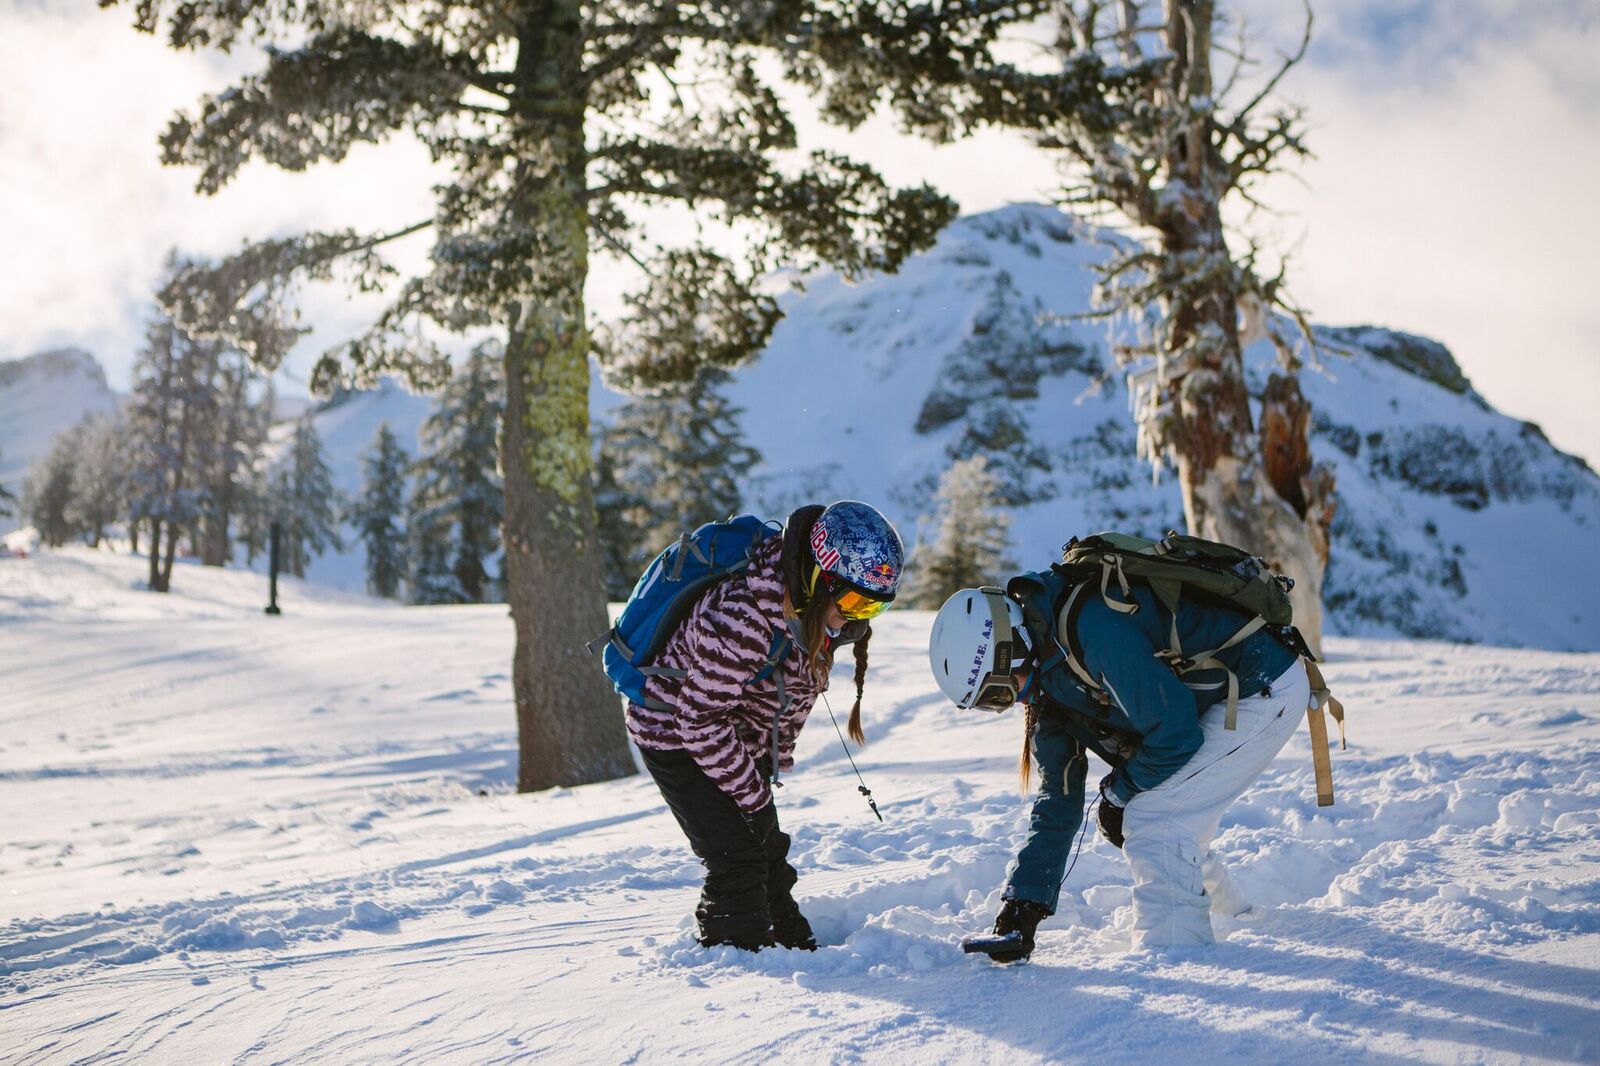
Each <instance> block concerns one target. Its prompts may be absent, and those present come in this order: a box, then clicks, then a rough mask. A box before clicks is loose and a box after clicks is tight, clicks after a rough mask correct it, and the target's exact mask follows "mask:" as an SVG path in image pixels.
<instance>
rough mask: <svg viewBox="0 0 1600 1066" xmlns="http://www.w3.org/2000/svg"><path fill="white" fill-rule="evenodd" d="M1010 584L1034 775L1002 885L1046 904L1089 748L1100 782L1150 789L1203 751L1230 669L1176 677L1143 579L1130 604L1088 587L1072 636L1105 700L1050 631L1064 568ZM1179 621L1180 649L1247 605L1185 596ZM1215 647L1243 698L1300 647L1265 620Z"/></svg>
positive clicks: (1161, 610)
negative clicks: (1029, 648) (1023, 649)
mask: <svg viewBox="0 0 1600 1066" xmlns="http://www.w3.org/2000/svg"><path fill="white" fill-rule="evenodd" d="M1007 591H1008V592H1010V594H1011V595H1012V596H1013V597H1014V598H1016V599H1017V600H1018V601H1019V602H1020V603H1021V604H1022V608H1023V619H1024V622H1025V624H1026V625H1027V628H1028V636H1029V639H1030V640H1032V642H1033V646H1034V662H1035V679H1034V681H1033V682H1032V684H1031V686H1030V691H1029V693H1028V698H1029V701H1030V703H1031V705H1032V707H1033V710H1034V712H1035V713H1036V715H1037V718H1038V723H1037V725H1036V727H1035V730H1034V735H1033V741H1032V752H1033V758H1034V761H1035V763H1036V765H1037V766H1038V767H1039V777H1040V780H1039V793H1038V797H1037V798H1036V800H1035V802H1034V809H1033V818H1032V821H1031V823H1030V825H1029V835H1028V841H1027V843H1026V844H1025V845H1024V847H1023V849H1022V852H1021V853H1020V854H1019V855H1018V857H1017V860H1016V861H1015V862H1014V863H1013V864H1012V870H1011V876H1010V878H1009V881H1008V884H1007V889H1006V896H1007V898H1018V899H1027V900H1032V901H1034V902H1037V903H1043V904H1045V905H1046V906H1048V907H1049V908H1050V909H1051V910H1052V911H1054V909H1055V904H1056V894H1057V892H1058V890H1059V886H1060V882H1061V871H1062V870H1063V869H1064V868H1065V864H1066V858H1067V854H1068V852H1070V850H1071V846H1072V839H1073V836H1074V834H1075V833H1076V832H1077V829H1078V827H1079V825H1080V824H1081V822H1082V819H1083V801H1084V791H1085V786H1084V780H1085V776H1086V774H1087V770H1088V762H1087V757H1086V756H1085V754H1084V753H1085V751H1092V752H1094V753H1095V754H1097V755H1099V756H1100V757H1101V758H1102V759H1104V760H1105V761H1106V762H1107V763H1108V764H1109V765H1110V766H1111V767H1112V774H1111V778H1110V781H1109V783H1108V787H1109V789H1110V791H1112V792H1114V793H1115V794H1116V795H1117V797H1118V798H1120V799H1121V800H1123V801H1124V802H1126V801H1128V800H1129V799H1132V798H1133V797H1134V796H1135V795H1137V794H1138V793H1140V792H1143V791H1145V790H1147V789H1152V788H1155V787H1156V786H1157V785H1159V784H1161V783H1162V782H1163V781H1165V780H1166V779H1167V778H1169V777H1171V776H1172V775H1173V774H1175V773H1177V772H1178V770H1179V769H1181V768H1182V767H1183V765H1184V764H1185V763H1187V762H1188V761H1189V760H1190V759H1191V758H1192V757H1193V756H1194V753H1195V752H1197V751H1199V750H1200V743H1201V739H1202V735H1201V732H1200V715H1201V713H1202V712H1204V711H1205V710H1206V709H1207V708H1209V707H1211V706H1212V705H1213V704H1215V703H1218V702H1219V701H1221V700H1223V699H1225V698H1226V697H1227V684H1226V681H1227V678H1226V675H1225V674H1224V673H1223V672H1222V671H1220V670H1213V671H1194V672H1191V673H1189V674H1186V675H1185V676H1184V679H1183V680H1182V681H1180V680H1178V677H1177V675H1176V674H1174V673H1173V672H1172V670H1171V668H1170V667H1168V666H1167V665H1166V663H1165V662H1163V661H1162V660H1161V659H1159V658H1157V657H1156V653H1157V652H1159V651H1164V650H1165V649H1167V648H1168V647H1169V645H1170V640H1171V634H1170V629H1171V623H1172V618H1171V615H1170V614H1169V613H1168V611H1167V610H1166V608H1165V607H1163V606H1161V605H1160V603H1158V602H1157V600H1156V597H1155V595H1154V593H1152V592H1151V591H1150V590H1149V589H1148V588H1146V587H1144V586H1142V585H1137V584H1136V585H1135V586H1134V587H1133V591H1132V597H1133V601H1134V602H1135V603H1137V604H1138V605H1139V609H1138V610H1137V611H1136V612H1135V613H1133V614H1122V613H1119V612H1117V611H1114V610H1112V609H1111V608H1110V607H1108V606H1106V604H1105V602H1104V601H1103V600H1102V599H1101V598H1100V596H1099V593H1098V590H1094V592H1093V594H1086V596H1085V597H1084V599H1083V604H1082V609H1081V610H1079V611H1078V612H1077V617H1076V632H1075V634H1072V636H1073V637H1074V638H1075V641H1076V646H1077V647H1078V648H1080V649H1081V651H1082V660H1083V664H1084V666H1085V667H1086V668H1087V669H1088V670H1089V672H1090V673H1091V674H1092V675H1093V676H1094V677H1095V678H1096V679H1097V680H1098V681H1099V683H1100V684H1101V686H1103V687H1104V688H1105V690H1106V691H1107V692H1108V693H1110V694H1111V696H1112V699H1111V702H1110V703H1101V702H1100V701H1099V700H1097V699H1096V698H1095V697H1094V696H1093V695H1091V694H1090V692H1089V691H1088V689H1086V688H1085V687H1084V685H1083V684H1082V682H1081V681H1079V679H1078V677H1077V675H1076V674H1074V673H1073V671H1072V669H1071V667H1069V666H1068V665H1067V662H1066V656H1065V653H1064V650H1063V649H1064V647H1065V640H1064V638H1063V635H1062V634H1058V633H1057V632H1056V621H1057V615H1058V612H1059V610H1060V607H1061V605H1062V603H1063V602H1064V601H1065V599H1066V595H1067V593H1068V592H1069V591H1070V589H1069V588H1068V587H1067V584H1066V581H1065V579H1064V578H1063V577H1062V576H1061V575H1060V574H1057V573H1055V572H1053V571H1043V572H1038V573H1031V574H1023V575H1021V576H1020V577H1017V578H1014V579H1013V580H1012V581H1011V582H1010V584H1009V585H1008V586H1007ZM1177 621H1178V639H1179V641H1180V643H1181V644H1182V646H1183V648H1184V650H1185V651H1190V652H1198V651H1209V650H1211V649H1213V648H1215V647H1217V646H1218V645H1220V644H1222V643H1224V642H1225V641H1227V640H1228V638H1229V637H1231V636H1233V634H1234V633H1236V632H1238V631H1239V629H1240V628H1241V627H1242V626H1243V625H1244V624H1245V623H1246V622H1247V621H1249V616H1248V615H1246V614H1245V613H1244V612H1242V611H1239V610H1235V609H1233V608H1231V607H1227V606H1224V605H1220V604H1212V603H1201V602H1198V601H1191V600H1184V601H1182V602H1181V603H1180V604H1179V607H1178V619H1177ZM1216 658H1217V660H1218V661H1219V662H1221V663H1223V664H1224V665H1225V666H1226V667H1227V668H1228V669H1229V670H1231V671H1232V672H1233V674H1234V675H1235V676H1236V677H1237V678H1238V679H1239V698H1240V699H1245V698H1248V697H1250V696H1256V695H1259V694H1260V693H1262V692H1264V691H1265V690H1266V689H1267V688H1268V686H1269V685H1270V684H1271V682H1272V681H1273V680H1274V679H1276V678H1277V677H1278V675H1280V674H1282V673H1283V672H1284V671H1285V670H1287V669H1288V668H1289V667H1290V665H1291V664H1293V662H1294V661H1295V658H1296V653H1295V652H1294V651H1291V650H1290V649H1289V648H1288V647H1286V646H1285V645H1284V644H1283V643H1281V642H1280V641H1279V640H1278V638H1277V637H1275V636H1273V635H1272V634H1270V633H1268V632H1265V631H1262V632H1257V633H1255V634H1253V635H1252V636H1250V637H1249V638H1247V639H1246V640H1244V641H1242V642H1240V643H1239V644H1238V645H1237V646H1235V647H1232V648H1229V649H1227V650H1225V651H1223V652H1221V653H1219V654H1218V655H1217V656H1216ZM1191 685H1193V686H1197V687H1194V688H1191V687H1190V686H1191ZM1199 686H1205V687H1199Z"/></svg>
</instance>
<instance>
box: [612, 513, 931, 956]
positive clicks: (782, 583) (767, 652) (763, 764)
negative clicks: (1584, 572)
mask: <svg viewBox="0 0 1600 1066" xmlns="http://www.w3.org/2000/svg"><path fill="white" fill-rule="evenodd" d="M903 562H904V547H903V546H902V544H901V541H900V536H899V534H898V533H896V532H895V530H894V527H893V526H892V525H890V524H889V521H888V520H887V519H886V518H884V517H883V515H882V514H880V513H879V512H878V511H877V510H876V509H874V508H872V507H869V506H868V505H866V504H864V503H858V502H856V501H854V500H843V501H840V502H838V503H835V504H832V505H831V506H828V507H826V508H824V507H820V506H811V507H802V508H800V509H799V510H797V511H795V512H794V514H792V515H790V516H789V521H788V522H787V523H786V524H785V526H784V530H783V533H782V534H781V535H774V536H773V537H772V538H771V539H769V540H767V541H766V542H764V543H763V544H761V545H759V546H758V547H757V548H756V549H755V555H754V558H753V560H752V563H751V565H750V567H749V568H748V569H746V570H745V571H744V572H743V573H742V574H740V575H739V576H737V577H734V578H731V579H729V580H727V581H724V582H722V583H721V584H719V585H716V586H713V587H712V588H711V589H710V590H709V591H708V592H706V594H705V595H704V596H703V597H701V599H700V601H699V602H698V603H697V604H695V606H694V608H693V609H692V610H691V611H690V613H689V615H688V617H687V618H686V619H685V620H684V621H683V623H682V624H681V625H680V626H679V627H678V630H677V632H675V633H674V634H673V635H672V637H671V638H670V639H669V640H668V641H667V644H666V647H665V648H664V649H663V650H662V652H661V654H660V655H659V656H657V658H656V660H655V663H654V665H657V666H661V667H666V668H668V669H669V670H671V671H672V672H673V673H672V674H666V675H653V676H651V677H650V679H649V680H648V681H647V682H646V686H645V693H646V695H647V696H648V697H649V698H650V700H651V702H652V703H656V702H659V703H661V704H663V705H665V706H666V707H668V708H670V709H666V710H657V709H655V708H651V707H642V706H640V705H638V704H635V703H630V704H629V705H628V710H627V716H628V732H629V733H630V734H631V735H632V737H633V740H634V743H636V744H637V745H638V747H639V751H640V754H641V755H642V756H643V758H644V763H645V767H646V768H647V769H648V770H649V771H650V774H651V776H652V777H654V778H655V781H656V785H657V786H658V787H659V788H660V789H661V795H662V796H663V797H664V798H665V799H666V801H667V806H668V807H669V808H670V809H671V810H672V813H673V816H674V817H676V818H677V820H678V825H679V826H681V827H682V829H683V832H684V835H685V836H687V837H688V838H689V845H690V847H691V848H693V849H694V853H695V854H696V855H697V856H698V857H699V858H700V861H701V863H703V864H704V866H705V868H706V880H705V887H704V889H703V891H702V892H701V895H700V905H699V907H697V908H696V910H695V918H696V920H697V922H698V925H699V933H700V942H701V943H702V944H704V945H706V946H708V947H709V946H712V945H715V944H732V945H734V946H736V947H741V948H745V949H747V950H751V951H756V950H759V949H760V948H762V947H768V946H772V945H774V944H777V945H781V946H783V947H789V948H804V949H808V950H814V949H815V948H816V940H815V938H814V937H813V936H812V932H811V926H810V924H809V923H808V922H807V921H806V919H805V916H804V915H803V914H801V913H800V908H799V907H798V906H797V905H796V904H795V901H794V897H793V895H792V894H791V893H792V890H793V888H794V884H795V880H796V875H795V872H794V868H793V867H792V866H790V865H789V862H788V854H789V837H788V835H787V834H786V833H784V832H783V831H782V830H781V829H779V827H778V812H777V808H776V807H775V806H774V804H773V797H772V791H773V789H774V788H776V787H778V786H779V785H780V781H781V778H782V775H783V774H784V773H786V772H787V771H789V770H790V769H792V768H793V765H794V745H795V741H796V739H797V738H798V737H799V734H800V729H801V727H802V726H804V725H805V722H806V718H807V716H809V715H810V713H811V708H812V705H813V704H814V703H815V702H816V700H817V697H818V696H819V695H820V694H821V693H822V692H824V691H825V690H826V689H827V687H828V672H829V670H830V669H831V668H832V666H833V657H834V654H835V652H836V651H837V649H838V648H839V647H840V646H841V645H844V644H854V645H855V660H856V672H855V683H856V700H855V706H854V707H853V708H852V709H851V711H850V735H851V738H852V739H854V740H855V742H856V743H857V744H860V743H862V742H863V740H864V737H863V734H862V731H861V692H862V686H863V682H864V680H865V677H866V668H867V652H866V649H867V641H868V638H869V637H870V636H871V628H870V626H869V625H868V619H870V618H873V617H875V616H876V615H878V614H879V613H881V612H882V611H883V610H884V609H885V608H887V607H888V605H889V603H890V601H891V600H893V599H894V594H895V589H896V588H897V587H898V585H899V582H900V570H901V566H902V564H903ZM775 653H776V657H777V661H776V662H775V663H774V662H772V660H773V658H774V655H775ZM678 671H682V674H683V676H681V677H680V676H675V675H676V673H677V672H678Z"/></svg>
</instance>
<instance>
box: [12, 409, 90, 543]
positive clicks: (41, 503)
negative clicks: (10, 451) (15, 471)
mask: <svg viewBox="0 0 1600 1066" xmlns="http://www.w3.org/2000/svg"><path fill="white" fill-rule="evenodd" d="M83 438H84V427H83V426H82V425H77V426H73V427H72V428H71V429H69V430H66V431H65V432H63V433H59V434H57V435H56V437H55V439H54V441H52V442H51V445H50V450H49V451H48V452H46V453H45V454H44V456H43V457H41V458H40V459H38V460H36V461H35V462H34V464H33V468H32V469H31V470H29V471H28V477H27V480H26V481H25V482H24V483H23V488H22V506H23V511H24V513H25V514H26V515H27V516H28V521H29V522H31V523H32V524H33V527H34V528H35V529H36V530H38V531H39V540H40V541H41V542H42V543H44V544H45V545H47V546H48V547H52V548H59V547H61V546H62V545H63V544H65V543H67V541H69V540H71V539H72V538H74V537H76V536H77V535H78V534H79V533H81V532H82V527H81V526H79V525H77V524H76V522H75V521H74V516H73V513H72V504H73V492H74V490H75V482H76V480H77V477H78V461H79V456H80V455H81V454H82V449H83Z"/></svg>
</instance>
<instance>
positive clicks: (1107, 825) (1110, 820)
mask: <svg viewBox="0 0 1600 1066" xmlns="http://www.w3.org/2000/svg"><path fill="white" fill-rule="evenodd" d="M1110 787H1111V777H1110V776H1109V775H1107V776H1106V778H1105V780H1103V781H1101V782H1100V806H1099V807H1097V808H1095V810H1096V812H1097V813H1096V817H1097V818H1098V819H1099V821H1100V835H1101V836H1103V837H1105V838H1106V839H1107V840H1109V841H1110V842H1111V846H1112V847H1116V848H1120V847H1122V839H1123V838H1122V808H1121V807H1118V806H1117V805H1116V804H1115V803H1112V802H1111V798H1110Z"/></svg>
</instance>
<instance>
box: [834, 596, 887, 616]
mask: <svg viewBox="0 0 1600 1066" xmlns="http://www.w3.org/2000/svg"><path fill="white" fill-rule="evenodd" d="M833 603H834V606H835V607H838V608H839V613H840V614H842V615H844V616H845V617H846V618H848V619H849V620H850V621H852V622H865V621H866V620H867V619H869V618H876V617H878V616H879V615H880V614H882V613H883V612H884V611H887V610H888V609H889V601H888V600H875V599H873V598H872V597H871V596H867V595H864V594H862V593H860V592H858V591H856V590H855V589H853V588H846V589H844V590H843V591H842V592H839V593H837V594H836V595H835V596H834V597H833Z"/></svg>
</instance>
